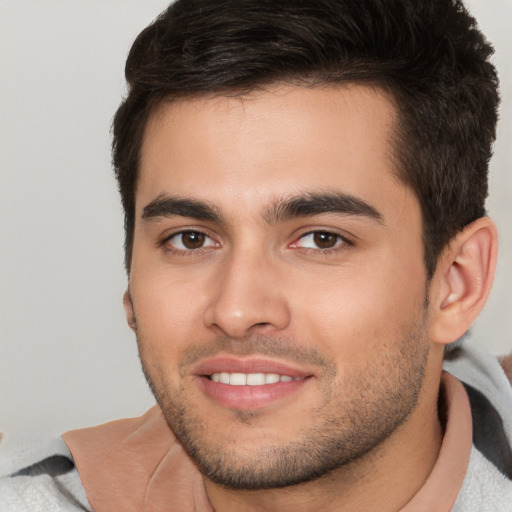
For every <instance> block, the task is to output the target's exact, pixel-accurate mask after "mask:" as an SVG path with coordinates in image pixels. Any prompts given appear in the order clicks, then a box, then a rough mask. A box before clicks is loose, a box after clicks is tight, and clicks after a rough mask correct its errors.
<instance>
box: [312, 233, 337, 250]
mask: <svg viewBox="0 0 512 512" xmlns="http://www.w3.org/2000/svg"><path fill="white" fill-rule="evenodd" d="M313 238H314V241H315V244H316V245H317V246H318V247H320V249H330V248H331V247H334V246H335V245H336V239H337V237H336V235H333V234H332V233H325V232H319V233H315V234H314V236H313Z"/></svg>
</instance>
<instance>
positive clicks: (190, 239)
mask: <svg viewBox="0 0 512 512" xmlns="http://www.w3.org/2000/svg"><path fill="white" fill-rule="evenodd" d="M204 237H205V235H203V233H197V232H195V231H191V232H190V233H183V238H182V241H183V245H184V246H185V247H186V248H187V249H199V248H200V247H202V245H203V244H204Z"/></svg>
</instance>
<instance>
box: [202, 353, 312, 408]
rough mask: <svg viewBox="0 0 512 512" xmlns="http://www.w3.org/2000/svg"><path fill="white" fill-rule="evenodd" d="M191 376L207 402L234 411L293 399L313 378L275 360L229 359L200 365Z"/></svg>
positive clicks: (307, 373) (304, 371)
mask: <svg viewBox="0 0 512 512" xmlns="http://www.w3.org/2000/svg"><path fill="white" fill-rule="evenodd" d="M194 373H195V375H196V377H197V379H196V381H197V382H198V385H199V388H200V389H201V391H202V392H203V393H204V394H205V395H206V396H207V397H208V398H209V399H211V400H213V401H214V402H215V403H217V404H218V405H221V406H222V407H226V408H229V409H237V410H250V409H260V408H263V407H265V406H268V405H270V404H272V403H273V402H277V401H282V400H284V399H289V400H293V398H294V396H295V395H297V394H298V393H299V391H300V390H301V389H303V388H304V387H305V386H306V385H307V383H308V382H309V381H310V380H311V379H312V377H313V374H312V373H310V372H309V371H306V370H302V369H299V368H297V367H294V366H291V365H289V364H286V363H283V362H279V361H271V360H264V359H255V358H251V359H236V358H231V357H222V358H216V359H212V360H209V361H206V362H203V363H202V364H201V365H200V366H199V367H198V368H197V369H196V371H195V372H194ZM295 398H297V397H296V396H295Z"/></svg>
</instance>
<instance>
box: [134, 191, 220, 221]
mask: <svg viewBox="0 0 512 512" xmlns="http://www.w3.org/2000/svg"><path fill="white" fill-rule="evenodd" d="M175 215H178V216H180V217H190V218H193V219H198V220H211V221H213V222H221V221H222V217H221V215H220V213H219V211H218V210H217V208H216V207H215V206H213V205H211V204H208V203H206V202H203V201H198V200H197V199H188V198H185V197H174V196H168V195H165V194H162V195H160V196H158V197H157V198H156V199H153V201H151V202H150V203H148V204H147V205H146V206H145V207H144V210H143V211H142V220H144V221H148V220H153V219H158V218H162V217H173V216H175Z"/></svg>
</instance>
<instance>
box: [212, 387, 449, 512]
mask: <svg viewBox="0 0 512 512" xmlns="http://www.w3.org/2000/svg"><path fill="white" fill-rule="evenodd" d="M430 389H431V390H432V391H431V392H430V393H429V392H428V391H426V390H425V388H424V389H423V392H422V393H423V396H421V397H420V400H418V405H417V407H416V408H415V410H414V411H413V412H412V414H411V415H410V416H409V418H408V419H407V420H406V421H405V422H404V423H403V424H402V425H400V427H398V428H397V429H396V430H395V432H393V434H392V435H391V436H390V437H388V438H387V439H386V440H385V441H383V442H382V443H381V444H380V445H379V446H378V447H376V448H375V449H373V450H372V451H371V452H370V453H368V454H366V455H365V456H364V457H362V458H360V459H358V460H357V461H354V462H352V463H350V464H347V465H345V466H343V467H341V468H338V469H337V470H335V471H332V472H330V473H329V474H327V475H325V476H323V477H321V478H319V479H316V480H314V481H312V482H306V483H302V484H299V485H294V486H290V487H287V488H283V489H265V490H257V491H244V490H233V489H226V488H223V487H220V486H218V485H216V484H214V483H213V482H211V481H210V480H208V479H206V478H205V487H206V491H207V494H208V497H209V499H210V503H211V505H212V507H213V509H214V510H215V511H216V512H257V511H265V512H273V511H276V512H277V511H278V512H288V511H293V512H306V511H311V510H323V511H325V512H334V511H341V510H343V512H356V511H357V512H360V511H361V510H365V511H367V512H388V511H389V512H394V511H397V510H400V509H402V508H403V507H404V506H405V505H406V504H407V503H408V502H409V501H410V500H411V499H412V498H413V496H414V495H415V494H416V493H417V492H418V491H419V489H420V488H421V487H422V486H423V484H424V483H425V481H426V480H427V478H428V476H429V475H430V473H431V471H432V468H433V467H434V465H435V463H436V460H437V457H438V454H439V449H440V446H441V443H442V437H443V434H442V428H441V424H440V422H439V417H438V413H437V408H438V403H437V402H438V390H439V383H438V385H437V387H436V388H435V389H434V386H431V387H430ZM427 395H428V396H427Z"/></svg>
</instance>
